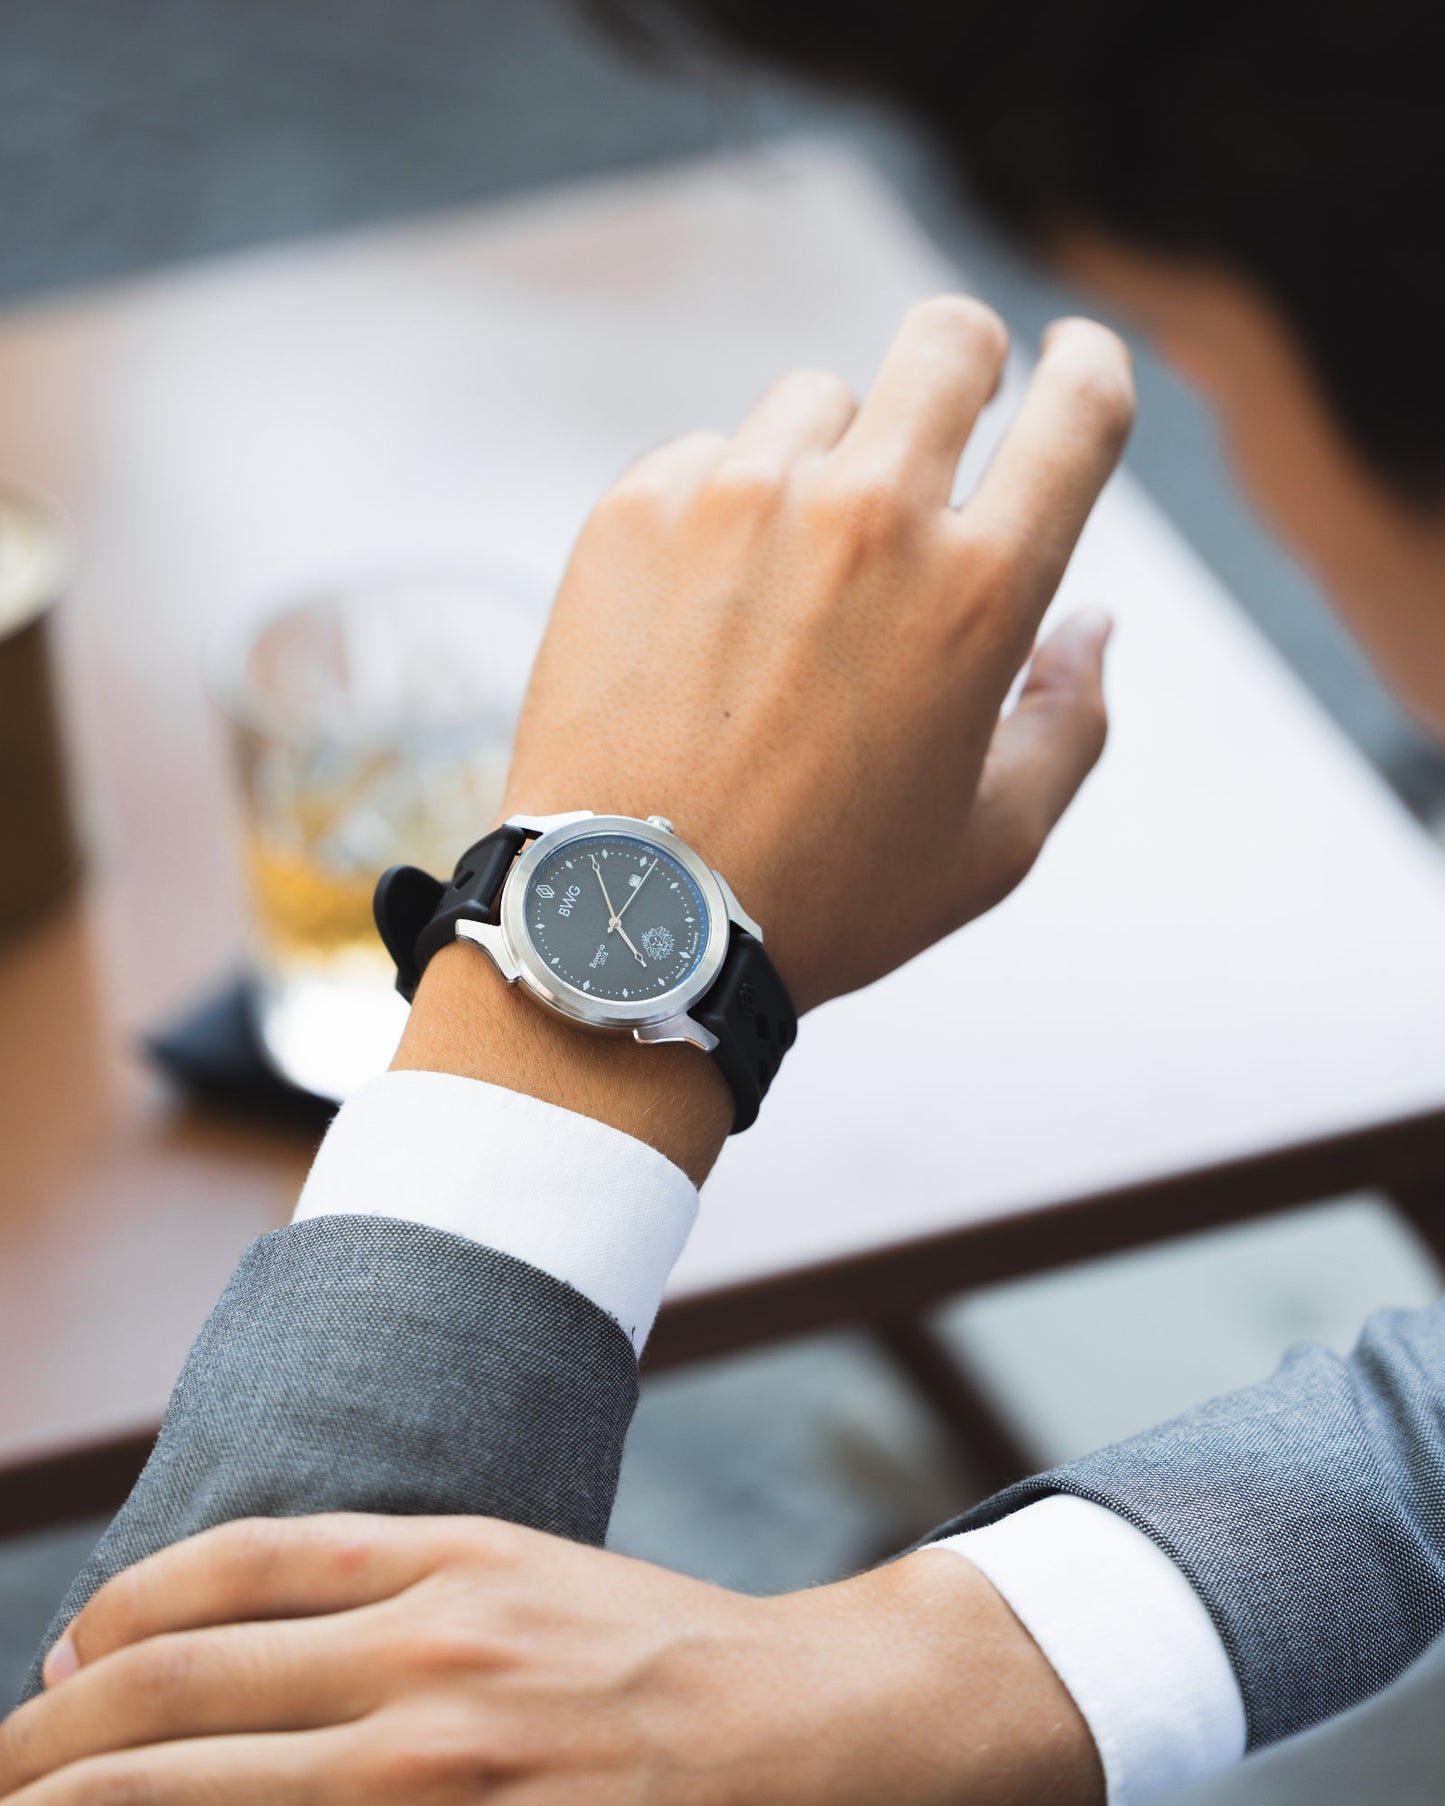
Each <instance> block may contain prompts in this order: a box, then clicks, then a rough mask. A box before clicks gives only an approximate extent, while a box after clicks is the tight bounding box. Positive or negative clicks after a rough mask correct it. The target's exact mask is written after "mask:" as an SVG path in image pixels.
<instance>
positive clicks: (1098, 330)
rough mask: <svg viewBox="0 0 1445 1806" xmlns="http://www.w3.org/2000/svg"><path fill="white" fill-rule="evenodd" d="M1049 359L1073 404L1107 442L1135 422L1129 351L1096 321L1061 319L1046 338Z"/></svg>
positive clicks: (1113, 334) (1125, 431) (1115, 334)
mask: <svg viewBox="0 0 1445 1806" xmlns="http://www.w3.org/2000/svg"><path fill="white" fill-rule="evenodd" d="M1048 351H1049V355H1050V356H1052V357H1053V358H1054V360H1055V362H1056V367H1057V369H1058V373H1059V380H1060V381H1061V382H1062V383H1063V384H1064V385H1065V387H1066V388H1067V389H1068V391H1069V393H1070V395H1071V396H1072V398H1073V400H1074V402H1075V404H1076V405H1077V406H1078V407H1079V408H1081V409H1082V410H1083V411H1084V412H1085V413H1086V414H1087V415H1088V416H1089V417H1090V418H1091V420H1092V421H1093V422H1094V424H1095V425H1096V427H1097V428H1098V429H1099V430H1100V431H1101V432H1102V433H1103V434H1104V435H1105V436H1106V437H1108V438H1110V439H1121V440H1122V439H1123V438H1124V437H1125V436H1126V435H1127V434H1128V432H1129V429H1130V427H1131V426H1132V425H1133V424H1134V374H1133V364H1132V361H1131V359H1130V356H1129V350H1128V347H1127V346H1126V345H1125V344H1124V341H1123V340H1122V339H1121V338H1120V337H1119V336H1118V334H1117V333H1114V332H1111V331H1110V330H1109V328H1108V327H1107V326H1100V325H1099V324H1098V323H1097V321H1094V320H1064V321H1061V322H1060V323H1059V324H1058V325H1057V326H1055V327H1054V328H1053V329H1052V331H1051V333H1050V338H1049V346H1048Z"/></svg>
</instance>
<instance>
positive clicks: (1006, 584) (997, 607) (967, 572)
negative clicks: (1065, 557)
mask: <svg viewBox="0 0 1445 1806" xmlns="http://www.w3.org/2000/svg"><path fill="white" fill-rule="evenodd" d="M960 554H961V565H962V570H963V576H964V582H965V586H966V594H967V597H968V601H969V606H968V607H967V609H966V611H965V612H966V614H967V615H968V616H970V617H971V618H973V619H978V618H984V619H990V618H993V617H996V616H997V615H999V614H1001V613H1003V612H1009V611H1012V609H1013V607H1014V604H1015V603H1016V601H1017V599H1018V594H1019V587H1020V582H1021V572H1022V571H1023V570H1024V569H1025V568H1026V567H1027V563H1028V556H1029V546H1028V541H1027V539H1026V537H1025V536H1024V535H1023V534H1021V533H1019V532H1018V531H1016V530H1014V529H1011V528H1008V527H1005V526H1002V525H988V526H985V527H979V526H977V525H973V524H968V525H966V526H964V527H963V529H962V535H961V542H960Z"/></svg>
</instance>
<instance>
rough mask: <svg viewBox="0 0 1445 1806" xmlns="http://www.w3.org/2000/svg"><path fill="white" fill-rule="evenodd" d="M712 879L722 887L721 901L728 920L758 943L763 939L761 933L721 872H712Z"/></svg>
mask: <svg viewBox="0 0 1445 1806" xmlns="http://www.w3.org/2000/svg"><path fill="white" fill-rule="evenodd" d="M713 877H714V878H716V879H717V881H718V883H719V884H720V885H721V886H722V894H723V900H724V902H725V903H726V904H727V906H728V920H729V921H730V922H731V923H732V924H733V925H734V926H735V927H737V928H741V929H743V930H744V932H745V933H747V934H750V935H751V936H752V937H753V939H754V940H755V941H760V940H761V939H762V938H763V931H762V929H761V928H760V927H759V926H758V924H757V923H756V922H755V921H754V920H753V918H752V917H751V916H750V915H749V914H748V912H747V911H746V910H745V909H744V908H743V906H742V904H741V903H739V902H738V900H737V898H736V896H734V894H733V887H732V885H730V884H729V883H728V881H727V879H726V878H724V877H723V875H722V873H721V872H714V873H713Z"/></svg>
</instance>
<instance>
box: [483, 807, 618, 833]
mask: <svg viewBox="0 0 1445 1806" xmlns="http://www.w3.org/2000/svg"><path fill="white" fill-rule="evenodd" d="M595 813H596V811H595V810H592V809H573V810H572V811H571V812H570V813H569V814H567V815H509V816H508V817H507V819H506V822H505V824H504V825H505V826H506V827H508V828H517V829H519V830H520V831H521V832H522V833H523V834H536V835H538V836H539V837H540V836H541V835H543V834H550V833H551V832H552V830H553V828H567V827H570V826H571V825H572V823H573V822H574V821H591V820H592V818H593V815H594V814H595Z"/></svg>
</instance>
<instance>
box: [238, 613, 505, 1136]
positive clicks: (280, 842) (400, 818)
mask: <svg viewBox="0 0 1445 1806" xmlns="http://www.w3.org/2000/svg"><path fill="white" fill-rule="evenodd" d="M539 639H540V624H539V616H538V613H537V611H536V610H535V608H533V609H532V610H530V611H529V610H528V609H527V608H526V607H525V606H524V605H522V599H521V598H520V596H519V593H518V589H517V585H516V583H515V582H511V583H508V582H507V581H506V580H504V579H496V580H492V581H490V582H489V581H486V580H473V581H469V582H454V581H447V582H441V581H436V580H431V579H418V580H411V581H406V580H397V581H392V582H385V583H373V584H368V585H364V586H358V587H356V588H352V589H344V590H338V591H336V592H334V593H332V594H329V595H323V596H320V597H317V598H315V599H314V600H311V601H308V602H303V603H301V604H300V605H299V606H296V607H292V608H288V609H285V610H283V611H282V612H280V613H277V614H275V615H272V616H270V617H269V618H268V619H266V620H265V621H264V622H263V623H262V624H261V625H260V626H259V627H257V628H254V629H252V630H251V631H249V632H248V633H246V634H245V635H244V636H241V637H240V638H239V639H238V640H236V641H234V642H233V643H232V644H231V646H230V647H229V649H228V650H225V651H223V652H222V653H220V654H219V655H218V657H217V660H216V667H215V670H214V672H213V688H214V690H215V692H216V695H217V700H218V702H219V704H220V706H221V709H222V711H223V713H224V714H225V716H226V718H227V720H228V723H229V727H230V733H231V739H232V745H233V751H234V756H235V767H236V772H237V777H238V781H239V789H240V805H241V831H242V844H243V852H244V863H245V867H246V873H247V878H248V881H249V889H250V897H251V906H252V907H251V969H252V985H251V1002H252V1009H253V1012H254V1017H255V1024H256V1029H257V1033H258V1036H259V1039H260V1042H261V1045H262V1047H263V1048H264V1050H265V1052H266V1055H267V1057H268V1058H269V1060H270V1061H271V1063H272V1064H273V1066H274V1067H275V1068H276V1070H277V1071H278V1072H279V1073H280V1074H281V1075H282V1076H283V1077H285V1078H287V1079H289V1080H290V1081H291V1082H292V1083H293V1084H295V1085H299V1086H301V1087H302V1088H303V1089H305V1090H307V1091H312V1092H315V1093H317V1094H318V1095H319V1096H322V1097H327V1098H335V1099H338V1100H339V1099H342V1098H344V1097H346V1096H348V1095H349V1094H350V1093H351V1092H352V1091H354V1090H355V1089H356V1088H357V1086H358V1085H361V1084H363V1083H364V1082H365V1081H366V1080H367V1079H368V1078H371V1077H373V1076H374V1075H375V1074H376V1073H378V1072H381V1071H383V1070H384V1069H385V1067H386V1065H387V1064H388V1062H389V1061H390V1059H391V1056H392V1054H393V1053H394V1052H395V1049H396V1043H397V1041H398V1039H399V1038H400V1035H401V1029H402V1025H403V1023H404V1021H405V1018H406V1006H405V1004H404V1003H403V1002H402V1000H401V999H400V998H399V997H398V996H397V994H396V992H395V989H394V978H395V972H394V968H393V967H392V964H391V961H390V959H389V957H388V956H387V953H386V951H385V949H384V948H383V946H382V944H381V940H380V937H379V936H378V934H377V931H376V926H375V923H374V921H373V919H372V913H371V897H372V891H373V890H374V888H375V885H376V881H377V878H378V877H379V876H380V875H381V873H382V872H383V871H384V870H385V869H386V867H387V866H389V865H394V864H397V863H401V862H405V863H407V864H413V865H421V866H424V867H426V869H427V870H429V871H433V872H436V873H438V874H439V875H446V874H448V873H450V871H451V869H452V867H453V865H454V864H455V863H456V860H457V858H458V857H459V855H460V854H461V853H462V852H463V851H464V850H465V849H466V848H467V847H468V846H469V845H471V843H472V842H473V841H475V840H477V839H479V838H480V837H481V836H482V835H483V834H484V833H486V831H487V829H488V828H489V827H490V826H491V824H492V820H493V817H494V816H495V814H496V812H497V809H498V807H499V805H500V803H501V799H502V790H503V785H504V783H505V781H506V774H507V762H508V759H509V757H510V754H511V743H512V736H513V733H514V730H515V727H516V720H517V714H518V711H519V709H520V706H521V701H522V697H523V694H524V692H525V690H526V683H527V674H528V672H529V671H530V669H531V664H532V660H533V657H534V656H535V653H536V649H537V645H538V641H539Z"/></svg>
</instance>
